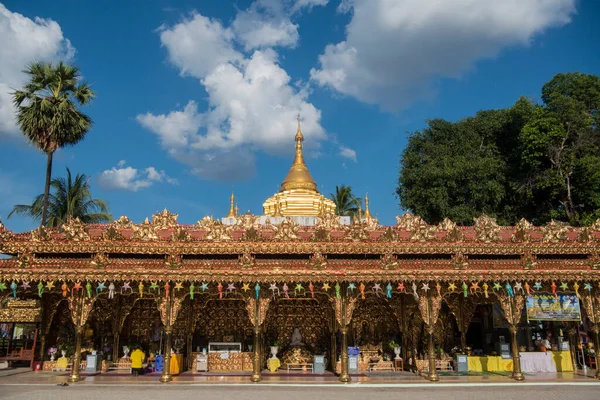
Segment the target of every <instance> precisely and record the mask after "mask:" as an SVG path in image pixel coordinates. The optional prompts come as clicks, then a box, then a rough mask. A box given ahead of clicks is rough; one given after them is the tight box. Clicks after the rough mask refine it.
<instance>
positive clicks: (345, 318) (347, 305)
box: [332, 288, 356, 383]
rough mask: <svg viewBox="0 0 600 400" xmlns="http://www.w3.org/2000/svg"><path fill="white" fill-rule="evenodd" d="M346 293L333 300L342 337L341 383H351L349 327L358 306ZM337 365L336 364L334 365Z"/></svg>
mask: <svg viewBox="0 0 600 400" xmlns="http://www.w3.org/2000/svg"><path fill="white" fill-rule="evenodd" d="M345 292H346V291H345V290H344V289H343V288H342V290H340V291H338V293H337V294H336V297H335V298H334V299H332V301H333V303H334V307H335V319H336V321H337V323H338V325H339V327H340V333H341V336H342V338H341V339H342V340H341V342H342V343H341V347H342V354H341V360H340V361H341V364H342V365H341V371H340V378H339V379H340V382H343V383H348V382H350V380H351V378H350V374H349V367H348V325H350V322H351V321H352V313H353V312H354V306H355V305H356V298H348V297H346V296H345V295H344V293H345ZM334 365H335V364H334Z"/></svg>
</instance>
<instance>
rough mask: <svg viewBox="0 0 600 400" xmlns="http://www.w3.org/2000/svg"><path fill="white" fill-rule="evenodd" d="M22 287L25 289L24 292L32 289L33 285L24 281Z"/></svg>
mask: <svg viewBox="0 0 600 400" xmlns="http://www.w3.org/2000/svg"><path fill="white" fill-rule="evenodd" d="M21 287H22V288H23V291H26V290H29V289H31V285H30V284H29V282H26V281H23V283H22V284H21Z"/></svg>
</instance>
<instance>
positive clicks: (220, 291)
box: [217, 282, 223, 299]
mask: <svg viewBox="0 0 600 400" xmlns="http://www.w3.org/2000/svg"><path fill="white" fill-rule="evenodd" d="M217 292H219V298H220V299H222V298H223V284H222V283H221V282H219V284H218V285H217Z"/></svg>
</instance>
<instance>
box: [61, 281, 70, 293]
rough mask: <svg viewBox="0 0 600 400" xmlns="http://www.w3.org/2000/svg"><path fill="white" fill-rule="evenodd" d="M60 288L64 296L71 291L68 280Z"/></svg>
mask: <svg viewBox="0 0 600 400" xmlns="http://www.w3.org/2000/svg"><path fill="white" fill-rule="evenodd" d="M60 289H61V290H62V297H67V294H68V293H69V287H68V286H67V282H63V284H62V285H61V286H60Z"/></svg>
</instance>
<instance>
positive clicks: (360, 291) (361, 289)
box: [358, 282, 365, 300]
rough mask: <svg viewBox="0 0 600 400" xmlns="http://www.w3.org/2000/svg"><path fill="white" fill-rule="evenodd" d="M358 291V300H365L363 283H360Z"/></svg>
mask: <svg viewBox="0 0 600 400" xmlns="http://www.w3.org/2000/svg"><path fill="white" fill-rule="evenodd" d="M358 291H359V293H360V298H361V299H363V300H364V299H365V284H364V283H362V282H361V283H360V285H359V287H358Z"/></svg>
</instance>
